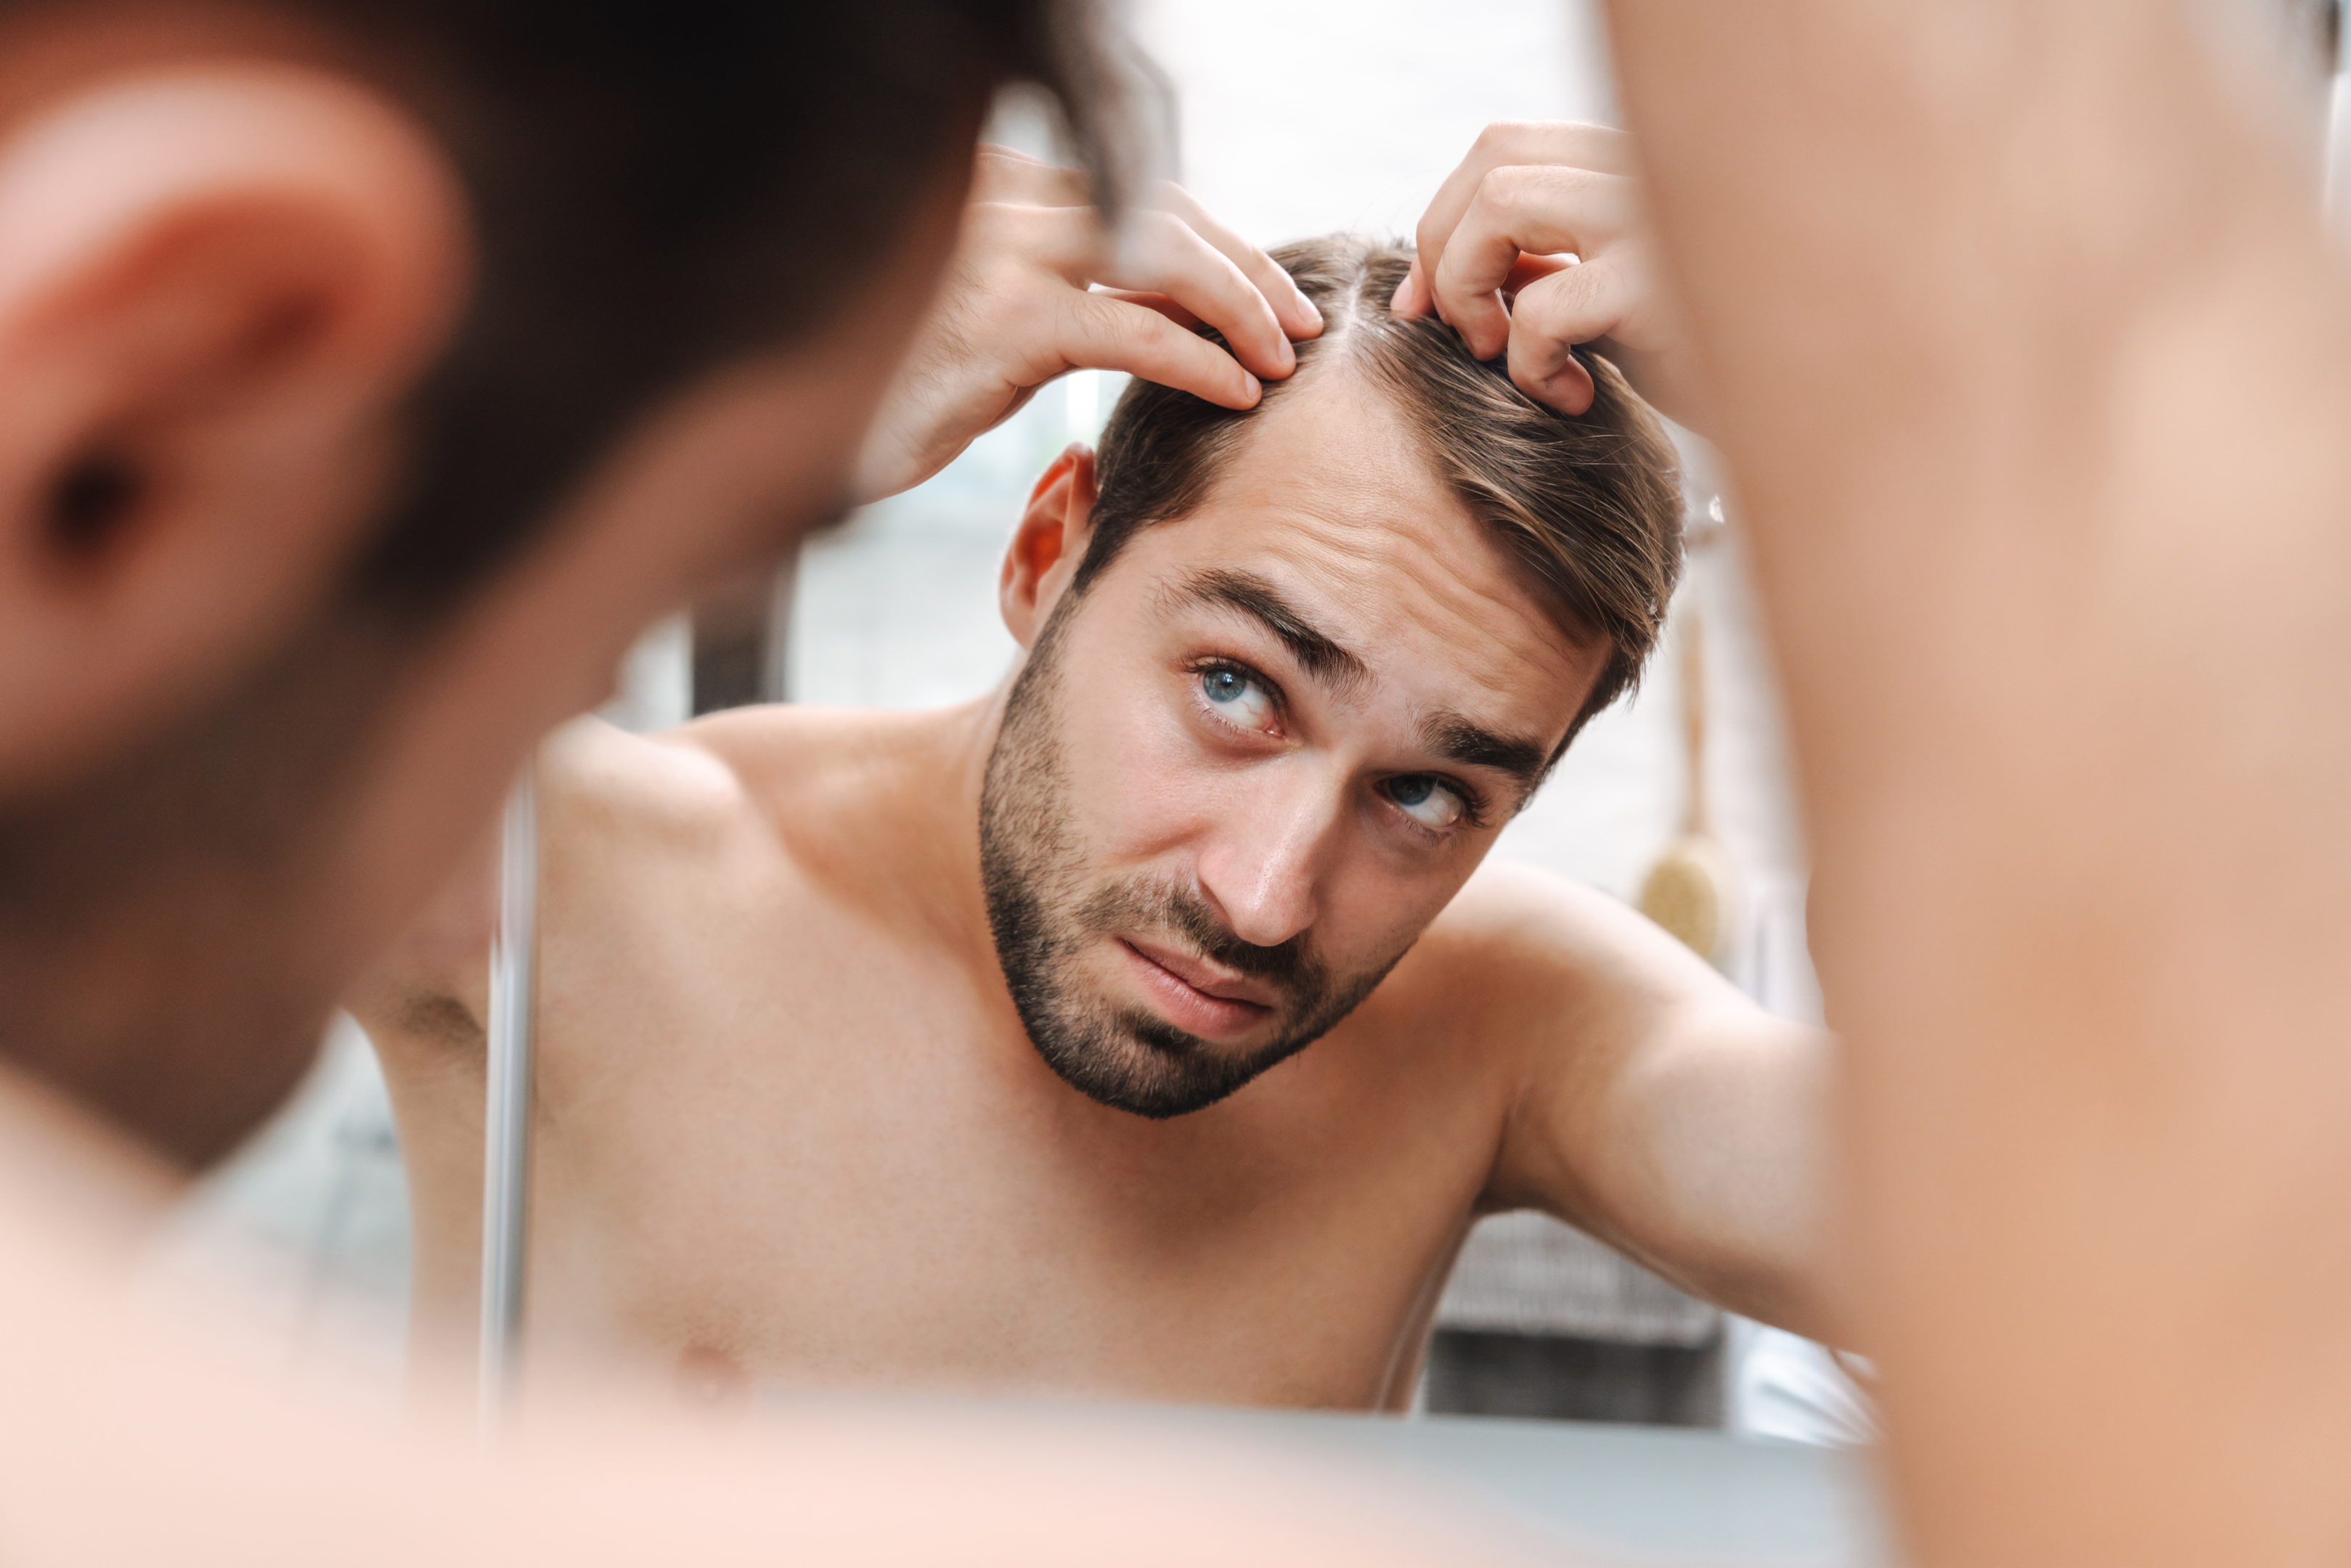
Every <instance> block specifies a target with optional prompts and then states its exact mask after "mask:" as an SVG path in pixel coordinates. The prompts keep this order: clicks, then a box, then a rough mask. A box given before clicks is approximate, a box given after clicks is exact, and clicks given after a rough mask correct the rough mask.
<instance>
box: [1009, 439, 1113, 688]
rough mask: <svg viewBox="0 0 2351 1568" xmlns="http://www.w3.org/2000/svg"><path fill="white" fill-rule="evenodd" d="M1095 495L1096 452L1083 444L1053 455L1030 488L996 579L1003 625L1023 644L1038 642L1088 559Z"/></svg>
mask: <svg viewBox="0 0 2351 1568" xmlns="http://www.w3.org/2000/svg"><path fill="white" fill-rule="evenodd" d="M1094 494H1095V492H1094V455H1093V451H1092V448H1090V447H1088V446H1085V445H1083V444H1076V445H1072V446H1071V447H1070V449H1069V450H1068V451H1066V452H1064V453H1062V454H1061V455H1060V456H1059V457H1056V458H1055V459H1053V465H1052V466H1051V467H1050V468H1048V469H1046V470H1045V473H1044V476H1043V477H1042V478H1040V479H1039V480H1038V481H1037V487H1036V488H1035V489H1033V490H1031V491H1029V509H1028V510H1027V511H1025V512H1023V513H1022V514H1021V516H1020V526H1019V528H1015V529H1013V530H1012V542H1011V544H1010V545H1008V546H1007V547H1006V548H1005V551H1004V570H1003V571H1002V572H1001V573H1000V574H999V576H998V581H997V595H998V599H999V600H1000V601H1002V604H1003V607H1004V625H1005V629H1006V630H1007V631H1008V632H1011V633H1012V640H1013V641H1014V642H1016V643H1019V644H1020V646H1021V647H1023V648H1029V647H1033V646H1035V644H1036V641H1037V632H1038V631H1039V629H1040V628H1041V627H1042V626H1043V625H1044V624H1045V622H1046V621H1047V619H1049V618H1050V616H1051V615H1052V613H1053V606H1054V605H1055V604H1056V603H1057V602H1059V601H1060V600H1061V595H1062V594H1063V593H1065V592H1067V591H1069V586H1070V580H1071V578H1072V577H1074V576H1076V575H1077V570H1078V562H1079V561H1081V560H1082V559H1085V554H1086V541H1087V540H1088V539H1089V538H1092V537H1093V527H1094Z"/></svg>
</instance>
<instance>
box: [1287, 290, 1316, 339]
mask: <svg viewBox="0 0 2351 1568" xmlns="http://www.w3.org/2000/svg"><path fill="white" fill-rule="evenodd" d="M1292 292H1293V293H1295V294H1297V296H1298V324H1299V325H1300V326H1301V327H1303V328H1305V329H1307V330H1308V331H1310V332H1311V331H1315V330H1317V329H1320V328H1321V327H1322V312H1321V311H1320V310H1317V309H1316V308H1314V301H1312V300H1311V299H1309V298H1306V295H1305V293H1304V292H1303V291H1302V290H1292Z"/></svg>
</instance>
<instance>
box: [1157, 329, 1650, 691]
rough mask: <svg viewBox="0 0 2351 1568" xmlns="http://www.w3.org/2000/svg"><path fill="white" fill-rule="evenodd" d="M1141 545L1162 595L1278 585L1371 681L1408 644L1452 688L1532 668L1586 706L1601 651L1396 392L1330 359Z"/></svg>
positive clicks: (1520, 676) (1517, 686)
mask: <svg viewBox="0 0 2351 1568" xmlns="http://www.w3.org/2000/svg"><path fill="white" fill-rule="evenodd" d="M1137 542H1138V544H1141V545H1144V547H1146V548H1145V549H1144V551H1143V552H1142V553H1143V554H1144V555H1145V556H1146V557H1147V558H1148V559H1150V561H1151V564H1152V566H1153V568H1154V569H1155V575H1156V576H1158V577H1159V579H1160V586H1161V587H1162V589H1163V590H1166V589H1173V588H1179V587H1189V586H1192V585H1193V580H1194V579H1196V577H1197V576H1198V575H1199V574H1201V573H1215V572H1222V573H1225V574H1227V575H1228V577H1229V576H1231V575H1234V574H1239V575H1242V576H1246V577H1249V578H1251V579H1254V580H1259V581H1263V582H1265V583H1268V584H1270V585H1272V586H1274V587H1275V588H1277V589H1278V590H1279V591H1280V595H1281V597H1282V599H1283V600H1284V601H1286V602H1287V603H1288V604H1290V605H1291V606H1293V607H1295V608H1297V609H1299V610H1301V611H1303V612H1306V613H1307V615H1308V616H1309V617H1310V618H1311V621H1312V622H1313V623H1314V624H1315V625H1316V626H1317V627H1318V628H1320V629H1322V630H1323V631H1324V632H1327V633H1329V634H1330V635H1331V636H1332V640H1333V641H1335V642H1337V643H1340V644H1341V645H1342V646H1343V647H1344V648H1346V649H1348V650H1349V651H1350V652H1353V653H1357V654H1358V655H1359V656H1360V657H1361V658H1362V660H1363V662H1364V664H1365V665H1366V666H1367V669H1368V671H1369V673H1370V674H1372V675H1373V676H1374V677H1377V676H1379V675H1381V674H1383V673H1384V672H1385V671H1386V667H1387V666H1389V665H1391V664H1395V655H1397V654H1400V653H1405V652H1406V651H1407V650H1409V651H1410V654H1411V657H1412V658H1413V659H1415V660H1416V661H1417V662H1419V663H1420V664H1423V665H1426V664H1428V663H1429V662H1430V661H1431V660H1432V659H1434V660H1436V661H1437V663H1438V664H1441V665H1443V666H1445V669H1446V676H1447V682H1448V684H1453V685H1462V684H1467V685H1472V686H1491V687H1493V688H1494V690H1495V691H1496V693H1497V695H1502V694H1505V693H1517V694H1519V695H1522V696H1523V695H1532V694H1531V693H1528V692H1527V691H1526V689H1525V688H1526V686H1527V684H1528V677H1529V676H1530V675H1532V676H1534V677H1535V678H1536V679H1537V680H1539V681H1540V682H1541V684H1542V685H1546V686H1552V685H1569V686H1573V688H1574V690H1575V692H1576V694H1577V696H1576V702H1577V705H1579V706H1580V703H1581V693H1582V692H1583V690H1585V689H1588V686H1589V684H1590V680H1591V678H1592V677H1593V675H1596V674H1597V672H1598V670H1599V667H1600V665H1601V664H1603V663H1604V662H1605V659H1606V657H1607V650H1606V647H1605V645H1604V643H1598V642H1596V641H1595V640H1593V639H1581V640H1578V639H1573V638H1571V637H1570V635H1569V634H1568V632H1566V631H1565V630H1564V629H1562V627H1561V625H1560V624H1559V621H1558V617H1557V616H1556V615H1555V613H1554V612H1553V611H1552V607H1551V606H1550V605H1549V604H1547V603H1546V602H1545V601H1544V599H1543V597H1542V595H1541V591H1539V590H1538V589H1537V588H1536V587H1535V586H1534V585H1533V584H1532V583H1531V581H1530V580H1529V573H1528V572H1527V570H1526V569H1525V568H1524V567H1523V566H1521V565H1520V563H1519V562H1518V561H1517V560H1515V559H1513V558H1512V557H1511V555H1510V552H1509V550H1508V549H1506V548H1505V547H1504V545H1503V544H1502V542H1501V541H1500V540H1499V538H1496V536H1495V534H1494V531H1493V529H1492V528H1490V527H1489V526H1488V525H1486V524H1485V523H1483V522H1481V521H1479V519H1478V518H1477V517H1474V516H1472V515H1471V514H1470V512H1469V510H1468V507H1465V506H1464V505H1463V504H1462V502H1461V500H1460V498H1459V497H1458V496H1456V495H1455V494H1454V493H1453V490H1452V488H1451V486H1448V485H1447V483H1446V482H1445V480H1444V478H1443V477H1442V476H1441V475H1440V474H1439V473H1438V471H1437V466H1436V464H1435V463H1434V462H1433V461H1432V460H1431V458H1430V456H1429V455H1428V453H1427V450H1426V446H1425V444H1424V443H1423V442H1422V441H1421V439H1420V438H1419V437H1418V435H1417V434H1416V433H1415V432H1414V431H1413V429H1412V428H1411V426H1410V425H1409V423H1407V422H1406V421H1405V418H1404V417H1403V415H1402V413H1400V412H1399V411H1398V410H1397V409H1396V408H1395V405H1394V403H1393V402H1391V400H1390V399H1388V398H1387V397H1386V396H1384V394H1382V393H1380V392H1377V391H1375V390H1374V389H1373V388H1371V387H1369V386H1367V385H1365V384H1364V382H1363V380H1362V378H1360V377H1359V376H1356V375H1354V374H1353V373H1352V372H1349V371H1344V370H1341V369H1338V368H1336V367H1332V368H1330V369H1325V370H1323V371H1322V372H1321V373H1320V374H1318V375H1317V376H1316V377H1315V378H1314V379H1313V380H1312V381H1311V382H1302V383H1301V385H1299V386H1298V387H1296V388H1294V389H1290V390H1289V391H1286V392H1284V394H1283V395H1282V397H1281V398H1280V400H1279V401H1278V402H1275V403H1274V404H1273V405H1272V406H1270V407H1269V408H1268V409H1267V410H1266V412H1265V413H1264V415H1263V416H1262V417H1261V418H1259V419H1252V420H1250V421H1249V423H1248V426H1247V434H1246V436H1245V438H1244V439H1243V440H1242V441H1241V443H1240V444H1239V447H1238V451H1237V452H1236V453H1235V454H1234V455H1233V456H1232V457H1231V459H1230V460H1229V461H1228V463H1227V464H1226V465H1224V467H1223V469H1222V471H1221V472H1220V473H1219V474H1218V475H1217V479H1216V482H1215V484H1214V485H1213V486H1211V487H1210V489H1209V492H1208V494H1207V497H1206V498H1205V499H1204V500H1203V502H1202V503H1201V505H1200V506H1198V507H1196V508H1195V509H1194V511H1193V512H1192V513H1191V514H1190V515H1189V516H1187V517H1183V518H1180V519H1176V520H1174V521H1170V522H1165V523H1159V524H1155V525H1154V526H1153V527H1152V528H1147V529H1145V530H1144V533H1143V536H1142V538H1140V539H1139V540H1138V541H1137ZM1210 597H1212V598H1213V597H1214V596H1210ZM1432 673H1434V672H1433V671H1432Z"/></svg>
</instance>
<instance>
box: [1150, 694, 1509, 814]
mask: <svg viewBox="0 0 2351 1568" xmlns="http://www.w3.org/2000/svg"><path fill="white" fill-rule="evenodd" d="M1184 669H1185V672H1186V674H1189V675H1190V676H1191V677H1192V690H1193V693H1194V695H1195V696H1196V697H1197V698H1198V699H1199V702H1200V706H1202V707H1203V708H1206V707H1207V706H1208V703H1207V695H1206V694H1204V693H1202V692H1201V690H1200V685H1199V683H1200V681H1201V680H1202V679H1203V678H1204V677H1206V676H1208V675H1211V674H1216V673H1217V671H1219V670H1224V671H1228V672H1230V673H1231V674H1236V675H1238V676H1240V677H1241V678H1242V679H1243V680H1245V681H1250V682H1253V683H1255V684H1256V685H1257V686H1258V688H1259V690H1260V691H1262V692H1264V693H1265V695H1266V698H1267V700H1268V701H1270V702H1271V703H1272V704H1273V711H1274V713H1275V714H1276V715H1277V716H1280V717H1283V718H1287V717H1288V716H1289V713H1290V702H1289V699H1288V698H1287V697H1285V696H1284V695H1282V690H1281V687H1280V685H1277V684H1276V683H1275V682H1273V681H1271V680H1270V679H1268V678H1267V677H1266V676H1265V675H1264V674H1262V673H1260V672H1259V671H1258V670H1256V669H1254V668H1252V667H1251V666H1249V665H1248V664H1242V663H1241V662H1240V661H1239V660H1238V659H1228V658H1213V657H1212V658H1206V659H1195V660H1193V661H1192V662H1191V663H1189V664H1186V665H1185V666H1184ZM1215 722H1217V723H1218V724H1222V725H1225V726H1226V727H1228V728H1231V729H1234V730H1236V731H1238V728H1239V727H1238V726H1237V725H1234V724H1232V723H1231V721H1230V720H1228V719H1217V720H1215ZM1243 733H1246V732H1243ZM1398 777H1399V778H1424V777H1426V778H1430V779H1436V780H1437V783H1438V784H1439V785H1440V786H1442V787H1443V788H1445V789H1449V790H1451V791H1452V792H1453V796H1454V799H1456V800H1459V801H1460V802H1461V821H1460V823H1459V826H1460V827H1463V828H1482V827H1484V826H1485V825H1486V798H1485V797H1484V796H1483V795H1481V794H1479V792H1478V791H1477V790H1475V789H1471V788H1470V787H1469V786H1468V785H1467V784H1464V783H1463V782H1461V780H1459V779H1455V778H1453V777H1452V776H1451V775H1449V774H1444V773H1429V774H1399V775H1398ZM1382 798H1383V799H1385V796H1384V795H1383V797H1382ZM1389 804H1390V805H1395V801H1393V800H1391V801H1389ZM1396 815H1398V816H1399V817H1402V818H1403V819H1404V821H1405V826H1406V827H1408V828H1409V829H1410V830H1411V831H1414V832H1416V833H1418V834H1420V835H1422V836H1423V837H1425V838H1428V839H1441V838H1444V837H1446V836H1447V833H1443V832H1438V831H1436V830H1435V829H1432V828H1429V827H1426V826H1425V825H1424V824H1422V823H1420V822H1416V821H1413V819H1412V815H1411V813H1410V812H1408V811H1406V810H1404V808H1403V807H1402V806H1396ZM1449 831H1452V830H1447V832H1449Z"/></svg>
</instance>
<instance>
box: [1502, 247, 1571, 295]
mask: <svg viewBox="0 0 2351 1568" xmlns="http://www.w3.org/2000/svg"><path fill="white" fill-rule="evenodd" d="M1575 265H1576V263H1575V261H1574V259H1573V258H1572V257H1569V256H1528V255H1525V254H1523V253H1521V254H1520V256H1519V259H1518V260H1516V261H1514V262H1512V263H1511V264H1510V277H1506V278H1504V279H1503V280H1502V293H1503V294H1504V296H1505V297H1508V296H1512V295H1516V294H1518V293H1519V292H1520V290H1522V289H1525V288H1529V287H1532V286H1533V285H1535V284H1537V283H1540V282H1541V281H1542V280H1543V279H1544V278H1546V277H1551V276H1552V274H1554V273H1559V272H1564V271H1566V270H1567V269H1568V268H1569V267H1573V266H1575Z"/></svg>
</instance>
